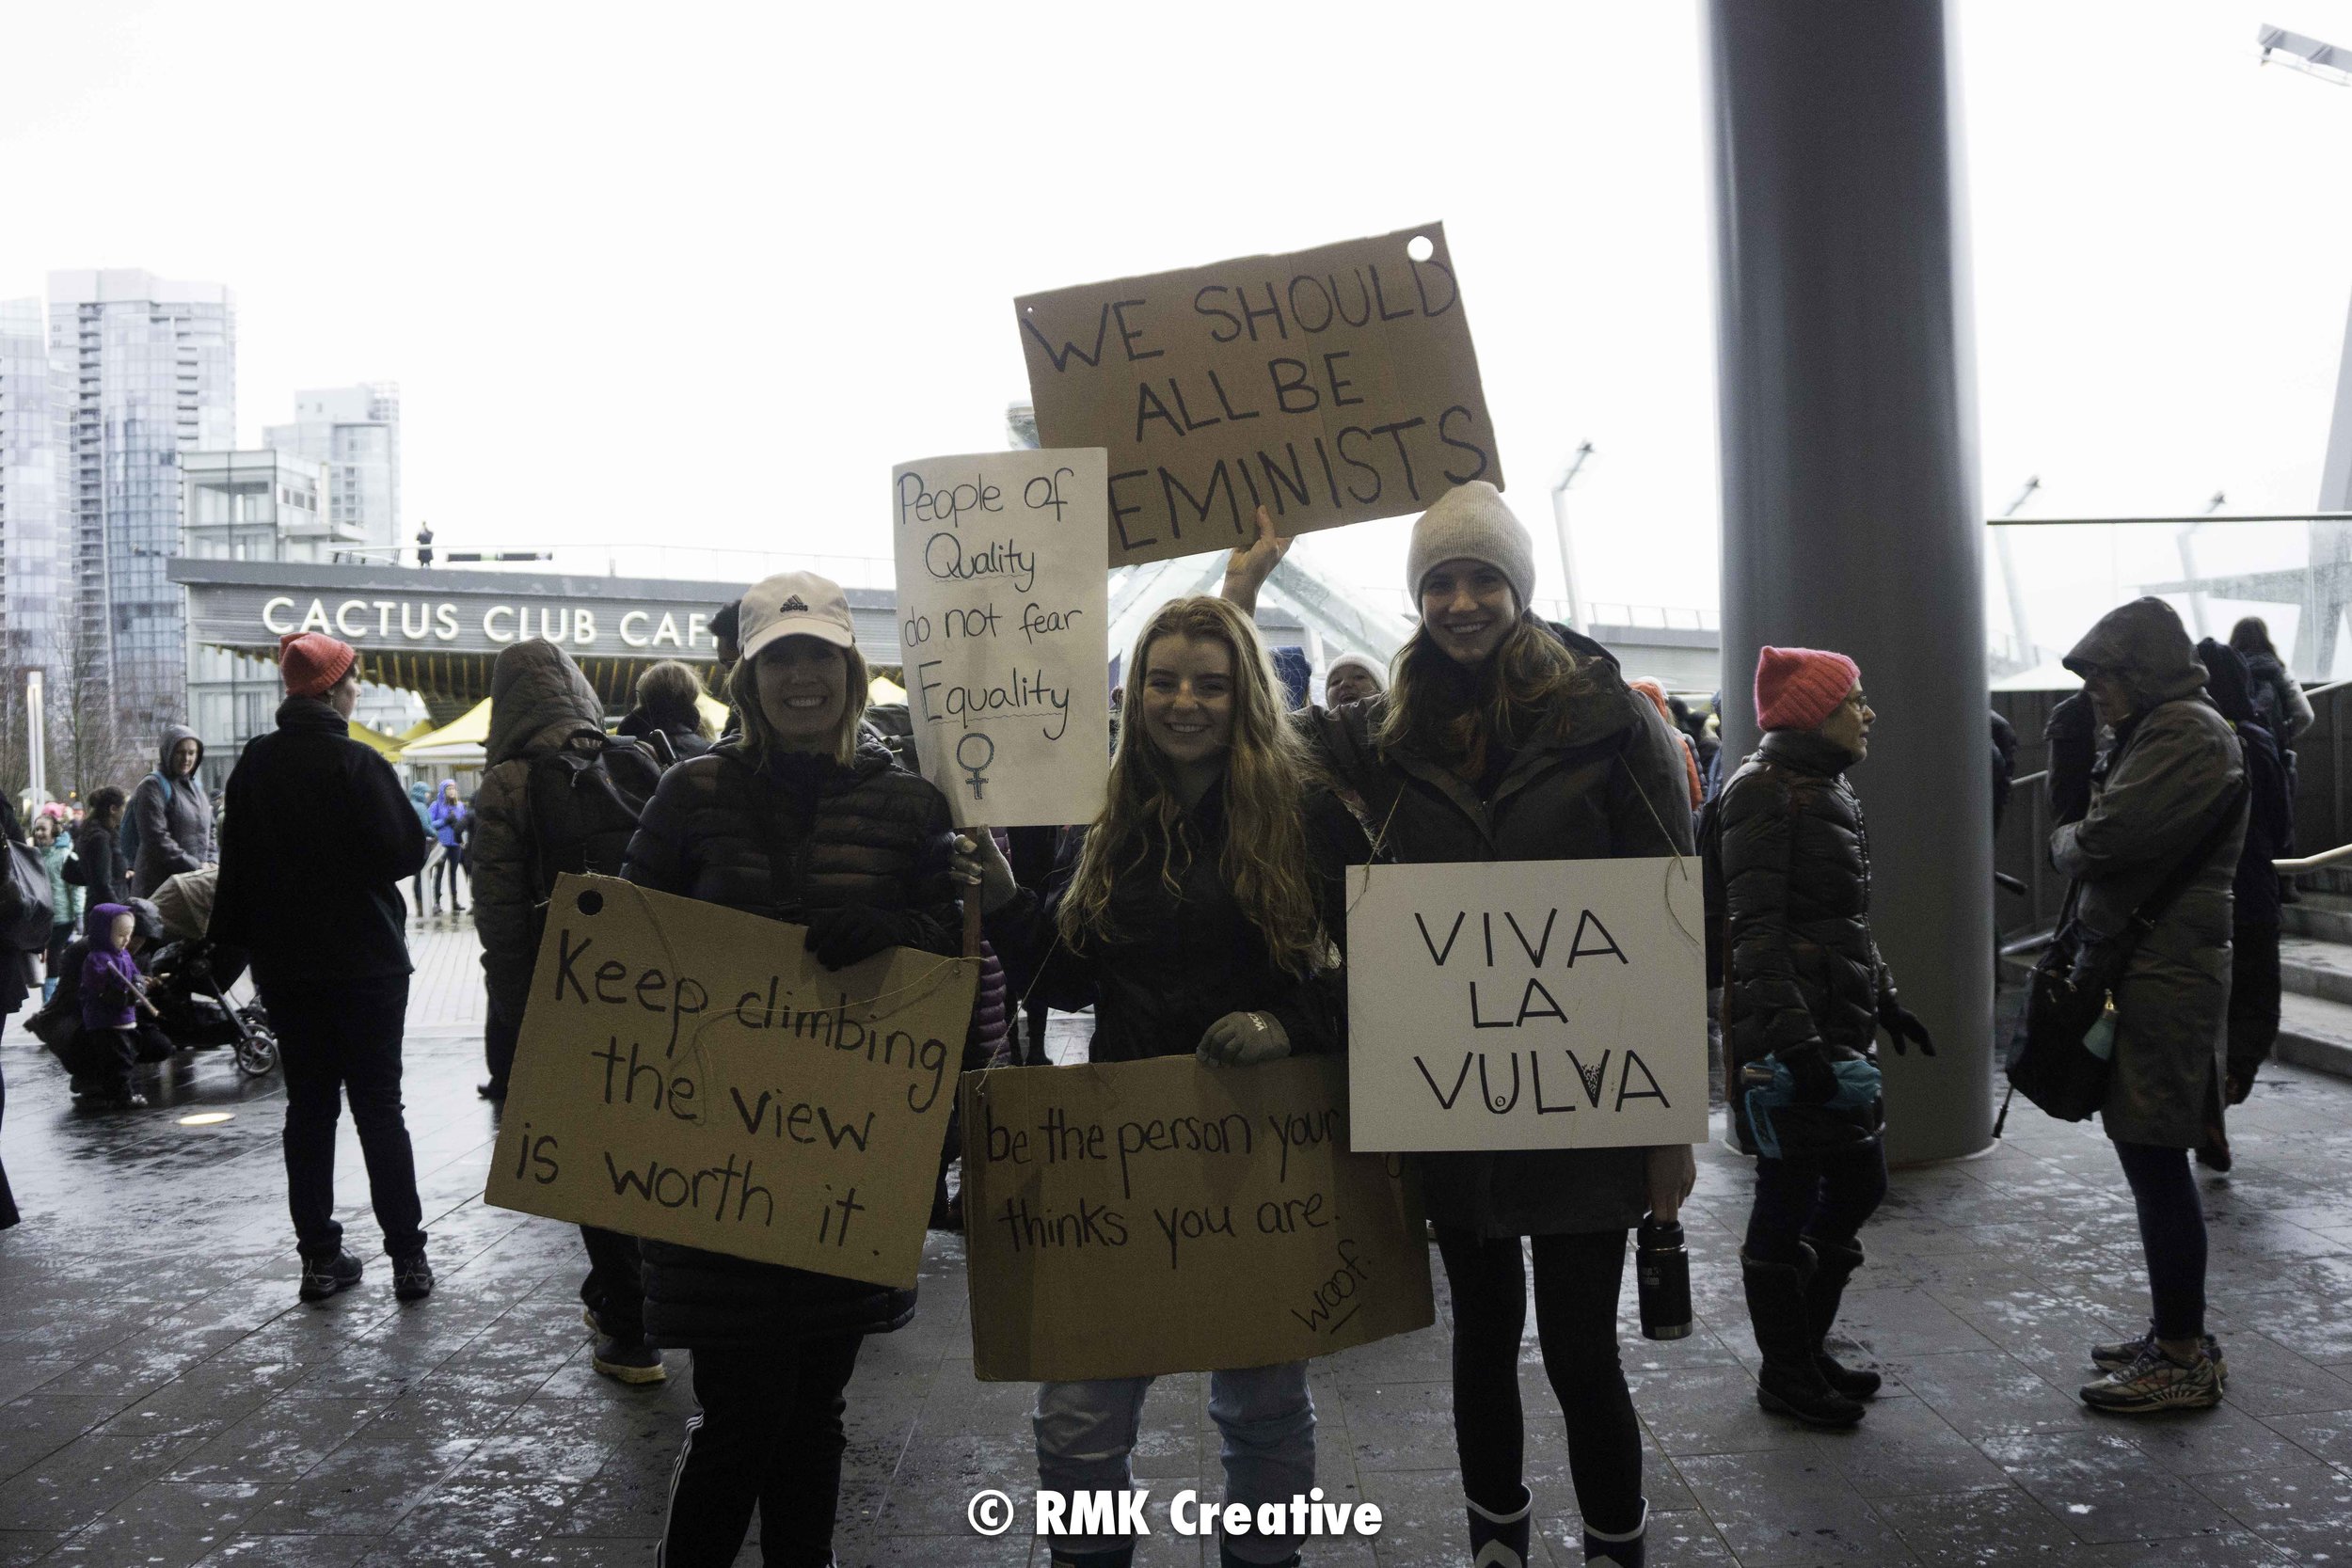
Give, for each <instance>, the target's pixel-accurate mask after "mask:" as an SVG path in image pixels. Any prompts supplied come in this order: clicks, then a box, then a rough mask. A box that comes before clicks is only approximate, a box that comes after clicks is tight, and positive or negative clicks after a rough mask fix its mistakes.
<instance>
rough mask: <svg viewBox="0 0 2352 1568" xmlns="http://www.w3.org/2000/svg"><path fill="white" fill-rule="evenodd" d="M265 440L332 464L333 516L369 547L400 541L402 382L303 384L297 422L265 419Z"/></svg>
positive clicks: (329, 502) (329, 510)
mask: <svg viewBox="0 0 2352 1568" xmlns="http://www.w3.org/2000/svg"><path fill="white" fill-rule="evenodd" d="M262 445H263V446H265V447H269V448H272V449H274V450H275V451H282V452H292V453H294V455H296V456H300V457H307V458H310V460H311V461H313V462H315V463H319V464H323V465H324V466H325V467H326V497H325V501H326V513H325V514H324V517H325V520H326V522H329V523H333V524H347V525H349V526H351V527H352V528H355V529H357V530H358V540H359V543H360V546H361V547H363V548H367V549H370V550H373V551H383V550H393V549H397V548H399V547H400V546H401V544H402V539H401V528H400V386H399V384H398V383H397V382H391V381H371V382H367V383H365V384H363V385H361V386H358V387H333V388H326V389H325V390H323V391H309V392H296V393H295V394H294V422H293V423H292V424H276V425H267V426H264V427H263V429H262ZM379 559H383V560H390V559H391V557H389V556H382V557H379Z"/></svg>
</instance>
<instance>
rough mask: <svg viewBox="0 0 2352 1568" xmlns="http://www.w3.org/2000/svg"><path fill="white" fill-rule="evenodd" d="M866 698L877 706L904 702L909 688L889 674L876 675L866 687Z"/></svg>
mask: <svg viewBox="0 0 2352 1568" xmlns="http://www.w3.org/2000/svg"><path fill="white" fill-rule="evenodd" d="M906 700H907V689H906V688H905V687H903V686H900V685H899V684H898V682H897V681H894V680H892V679H891V678H890V677H889V676H888V675H876V676H875V677H874V678H873V680H872V681H871V682H869V683H868V684H867V686H866V701H867V702H868V703H871V704H873V705H876V706H880V705H882V704H884V703H903V702H905V701H906Z"/></svg>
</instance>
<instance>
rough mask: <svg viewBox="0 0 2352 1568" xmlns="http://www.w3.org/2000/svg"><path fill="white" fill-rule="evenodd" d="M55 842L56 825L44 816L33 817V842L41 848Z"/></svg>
mask: <svg viewBox="0 0 2352 1568" xmlns="http://www.w3.org/2000/svg"><path fill="white" fill-rule="evenodd" d="M56 842H57V825H56V823H55V822H52V821H50V820H49V818H47V817H45V816H40V817H36V818H34V819H33V843H34V845H35V846H36V847H39V848H42V849H46V848H48V847H50V846H51V845H52V844H55V843H56Z"/></svg>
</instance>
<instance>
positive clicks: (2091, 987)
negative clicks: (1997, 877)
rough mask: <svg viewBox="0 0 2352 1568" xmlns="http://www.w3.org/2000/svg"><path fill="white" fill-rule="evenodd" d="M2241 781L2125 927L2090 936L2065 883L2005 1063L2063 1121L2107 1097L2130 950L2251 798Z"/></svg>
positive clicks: (2084, 1115) (2022, 1087) (2080, 1117)
mask: <svg viewBox="0 0 2352 1568" xmlns="http://www.w3.org/2000/svg"><path fill="white" fill-rule="evenodd" d="M2246 799H2247V787H2246V785H2245V784H2240V785H2239V786H2238V788H2237V790H2236V792H2235V793H2233V795H2232V796H2231V797H2230V800H2229V803H2228V804H2227V805H2225V806H2224V807H2223V808H2222V810H2221V815H2220V816H2218V817H2217V819H2216V820H2215V822H2214V824H2213V826H2212V827H2210V828H2208V829H2207V830H2206V831H2205V832H2204V833H2203V835H2202V836H2201V837H2200V838H2199V839H2198V841H2197V844H2196V847H2194V848H2192V849H2190V850H2189V852H2188V853H2187V855H2186V856H2185V857H2184V858H2183V859H2182V861H2181V863H2179V864H2178V865H2176V866H2174V867H2173V868H2172V870H2171V872H2170V873H2169V874H2168V875H2167V876H2166V878H2165V879H2164V880H2163V881H2162V882H2160V883H2158V884H2157V886H2156V887H2155V888H2154V890H2153V891H2152V892H2151V893H2150V894H2149V895H2148V896H2147V897H2145V898H2143V899H2141V900H2140V903H2139V907H2138V908H2137V909H2136V910H2134V911H2132V917H2131V919H2130V920H2129V921H2127V922H2126V923H2125V924H2124V927H2123V929H2122V930H2121V931H2119V932H2117V933H2116V934H2115V935H2114V936H2112V937H2108V938H2106V939H2105V940H2102V941H2099V942H2086V941H2085V940H2084V936H2083V928H2082V926H2081V923H2080V922H2078V921H2077V920H2075V919H2074V903H2075V900H2076V898H2077V897H2078V896H2079V895H2080V894H2081V891H2082V882H2081V880H2080V879H2076V880H2075V882H2074V886H2072V887H2070V888H2068V889H2067V893H2066V914H2065V918H2064V919H2063V920H2061V921H2060V922H2059V925H2058V934H2057V935H2055V936H2054V937H2052V938H2051V939H2050V945H2049V946H2048V947H2047V948H2045V949H2044V950H2043V951H2042V957H2041V958H2038V959H2036V960H2035V961H2034V966H2033V975H2032V977H2031V978H2030V979H2029V980H2027V981H2026V1007H2025V1011H2024V1012H2023V1013H2022V1014H2021V1015H2020V1016H2019V1018H2018V1021H2017V1030H2016V1033H2015V1035H2014V1036H2013V1037H2011V1039H2010V1050H2009V1056H2008V1059H2007V1060H2006V1061H2005V1062H2004V1063H2003V1064H2002V1065H2003V1069H2004V1070H2005V1071H2007V1073H2008V1074H2009V1081H2010V1085H2011V1086H2013V1087H2014V1088H2015V1089H2016V1090H2017V1092H2018V1093H2020V1094H2022V1095H2024V1096H2025V1097H2026V1099H2027V1100H2030V1101H2033V1102H2034V1103H2035V1104H2036V1105H2038V1106H2040V1107H2041V1108H2042V1110H2043V1111H2044V1112H2046V1113H2048V1114H2049V1115H2051V1116H2053V1117H2058V1120H2060V1121H2087V1120H2089V1119H2090V1117H2092V1116H2093V1115H2094V1114H2096V1113H2097V1111H2098V1109H2099V1107H2100V1106H2102V1105H2104V1104H2105V1103H2106V1098H2107V1076H2108V1074H2109V1073H2110V1072H2111V1071H2112V1070H2113V1069H2114V1061H2113V1057H2114V1053H2115V1026H2114V1023H2113V1022H2112V1021H2111V1019H2110V1017H2109V1015H2110V1014H2111V1013H2112V1012H2113V1011H2114V1006H2115V1005H2114V1002H2113V994H2114V991H2115V988H2116V987H2117V986H2119V985H2121V984H2122V980H2123V974H2124V971H2125V970H2126V969H2128V968H2129V967H2130V965H2131V961H2132V955H2133V954H2134V953H2135V952H2136V951H2137V950H2138V947H2139V944H2140V942H2141V941H2142V940H2143V939H2144V938H2145V937H2146V936H2147V935H2148V933H2149V932H2150V931H2153V930H2154V929H2155V927H2156V922H2157V921H2159V920H2161V919H2163V918H2164V913H2165V911H2167V910H2169V909H2170V908H2171V907H2172V901H2173V900H2174V899H2176V898H2178V897H2179V896H2180V895H2181V894H2182V893H2183V892H2184V891H2185V889H2186V888H2187V887H2188V884H2189V883H2190V882H2191V881H2192V880H2194V879H2195V878H2196V876H2197V873H2198V870H2199V869H2200V868H2201V866H2202V865H2203V864H2204V863H2205V858H2206V857H2207V856H2208V855H2210V854H2212V853H2213V849H2214V847H2215V846H2216V845H2217V844H2219V843H2220V842H2221V839H2222V836H2223V835H2224V834H2225V833H2227V832H2229V831H2230V827H2231V825H2232V824H2233V823H2234V822H2235V821H2236V820H2237V815H2238V812H2239V811H2240V809H2241V808H2243V807H2244V806H2245V804H2246Z"/></svg>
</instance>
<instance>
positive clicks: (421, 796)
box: [408, 780, 433, 806]
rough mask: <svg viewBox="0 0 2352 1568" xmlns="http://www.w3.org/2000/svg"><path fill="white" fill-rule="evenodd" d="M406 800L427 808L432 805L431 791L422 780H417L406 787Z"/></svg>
mask: <svg viewBox="0 0 2352 1568" xmlns="http://www.w3.org/2000/svg"><path fill="white" fill-rule="evenodd" d="M408 799H410V800H414V801H415V802H416V803H417V804H419V805H421V806H429V805H431V804H432V803H433V791H432V789H431V788H430V787H428V786H427V785H426V784H424V782H423V781H422V780H419V781H418V782H417V783H415V784H410V785H409V786H408Z"/></svg>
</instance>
